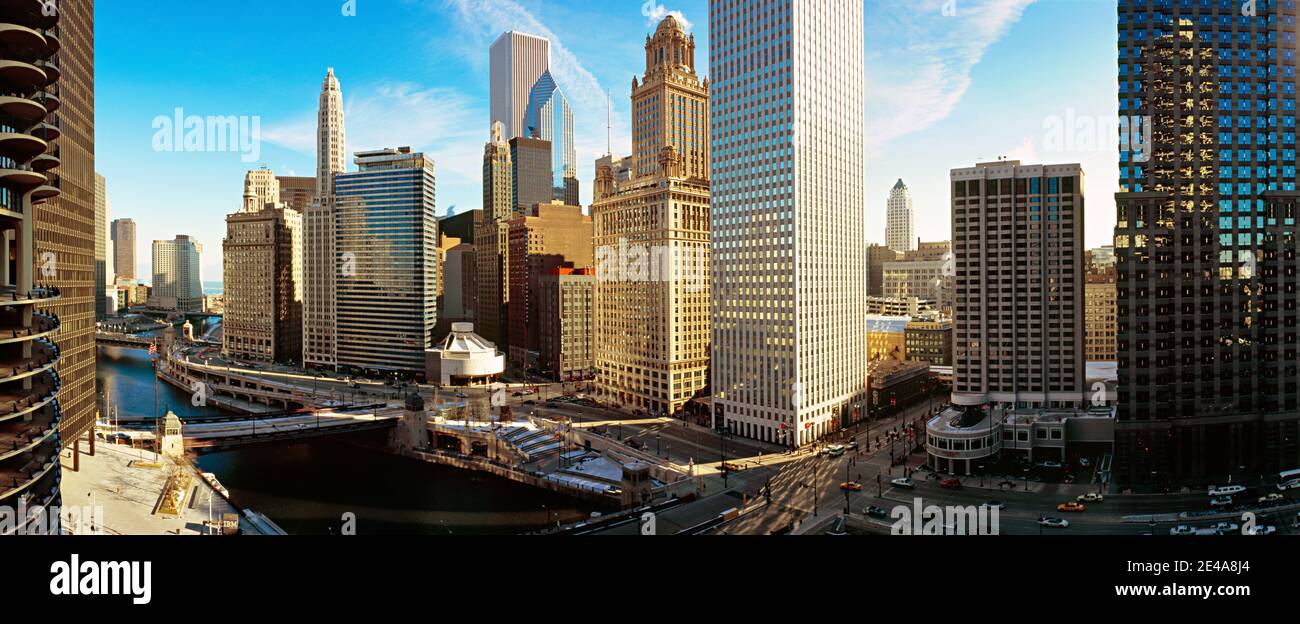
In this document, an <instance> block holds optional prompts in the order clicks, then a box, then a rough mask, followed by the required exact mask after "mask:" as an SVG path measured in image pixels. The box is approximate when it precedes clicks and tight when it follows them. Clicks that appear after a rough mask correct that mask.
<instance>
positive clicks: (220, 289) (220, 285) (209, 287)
mask: <svg viewBox="0 0 1300 624" xmlns="http://www.w3.org/2000/svg"><path fill="white" fill-rule="evenodd" d="M225 292H226V283H225V282H206V281H205V282H203V294H205V295H220V294H224V293H225Z"/></svg>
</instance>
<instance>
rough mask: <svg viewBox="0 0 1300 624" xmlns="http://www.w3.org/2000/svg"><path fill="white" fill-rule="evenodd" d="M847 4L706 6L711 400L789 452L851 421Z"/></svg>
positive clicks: (852, 123) (857, 321)
mask: <svg viewBox="0 0 1300 624" xmlns="http://www.w3.org/2000/svg"><path fill="white" fill-rule="evenodd" d="M862 20H863V14H862V7H861V6H860V5H857V4H854V3H847V2H820V1H817V0H710V2H709V42H710V45H709V54H710V64H709V66H710V71H711V72H712V73H713V76H712V79H713V83H712V97H711V99H710V101H709V107H710V109H711V115H712V117H711V119H712V123H711V127H712V139H713V141H712V153H713V158H712V162H713V167H712V173H711V175H710V179H711V183H712V210H711V213H712V236H713V239H712V242H713V249H712V262H713V271H712V292H713V342H712V349H713V368H712V371H713V372H712V377H713V384H712V390H713V406H714V418H715V419H716V420H717V421H718V422H717V424H718V425H720V426H721V425H725V426H726V427H728V428H729V429H730V430H731V431H732V432H734V433H737V434H740V435H744V436H747V437H751V438H758V439H762V440H766V441H770V442H782V443H785V444H789V445H792V446H802V445H805V444H809V443H811V442H813V441H814V440H816V439H818V438H820V437H821V436H823V435H825V434H826V433H829V432H831V431H835V430H836V429H838V428H840V427H842V426H843V425H844V424H845V423H849V422H853V421H856V420H858V419H860V418H862V417H863V416H864V411H863V410H862V407H863V406H864V404H865V400H866V396H865V395H866V380H867V367H866V364H867V362H866V357H865V355H866V332H865V324H864V318H865V316H866V315H865V302H866V286H867V275H866V265H867V252H866V242H865V241H866V234H865V232H864V230H863V220H862V207H863V206H865V205H866V202H865V200H864V190H863V189H864V185H865V182H864V174H863V170H864V158H865V155H864V150H865V147H864V140H863V137H864V132H865V131H864V127H863V126H864V123H865V117H866V114H865V111H864V97H865V96H864V80H863V75H864V66H863V49H862V46H861V45H860V43H861V42H862V38H863V30H862V28H863V26H862Z"/></svg>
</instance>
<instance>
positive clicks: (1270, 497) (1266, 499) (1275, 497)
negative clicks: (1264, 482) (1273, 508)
mask: <svg viewBox="0 0 1300 624" xmlns="http://www.w3.org/2000/svg"><path fill="white" fill-rule="evenodd" d="M1280 500H1286V497H1285V496H1282V495H1281V494H1278V493H1277V492H1270V493H1269V494H1267V495H1265V496H1261V497H1259V504H1261V505H1265V504H1268V503H1276V502H1277V501H1280Z"/></svg>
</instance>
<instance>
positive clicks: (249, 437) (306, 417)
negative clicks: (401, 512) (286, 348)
mask: <svg viewBox="0 0 1300 624" xmlns="http://www.w3.org/2000/svg"><path fill="white" fill-rule="evenodd" d="M288 414H289V415H279V414H275V415H272V414H260V415H252V416H229V417H224V418H205V419H203V420H202V421H190V422H185V421H182V423H181V436H182V437H183V438H184V439H185V448H186V449H187V450H195V451H219V450H225V449H229V448H234V447H240V446H248V445H252V444H265V443H268V442H283V441H297V440H304V439H308V438H318V437H323V436H331V435H339V434H343V433H353V432H357V431H370V430H374V429H385V428H388V427H392V426H393V425H394V424H396V423H397V421H398V420H400V419H401V417H402V414H403V408H401V407H394V406H388V405H378V404H377V405H363V406H355V407H339V408H325V409H318V410H310V409H304V410H299V411H298V412H292V413H288Z"/></svg>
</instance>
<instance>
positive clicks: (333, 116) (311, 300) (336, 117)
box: [302, 68, 347, 370]
mask: <svg viewBox="0 0 1300 624" xmlns="http://www.w3.org/2000/svg"><path fill="white" fill-rule="evenodd" d="M346 145H347V137H346V133H345V130H344V118H343V89H342V87H341V86H340V85H339V80H338V78H337V77H335V76H334V69H333V68H330V69H329V70H328V72H327V73H326V75H325V80H324V81H323V82H322V83H321V92H320V102H319V108H318V110H317V117H316V196H315V197H314V198H313V200H312V202H311V205H310V206H309V207H308V208H307V212H306V213H304V214H303V245H304V247H303V322H302V362H303V365H304V366H307V367H310V368H322V369H326V370H330V369H333V368H335V366H336V365H337V363H338V362H337V347H338V344H337V334H336V329H337V328H336V326H335V317H334V311H335V292H336V290H337V287H338V284H337V277H338V272H339V270H340V264H339V258H338V254H337V249H336V246H335V236H336V232H335V229H336V224H335V220H334V219H335V214H334V213H335V206H334V177H335V176H337V175H339V174H341V173H343V172H345V171H347V155H346V149H347V147H346Z"/></svg>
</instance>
